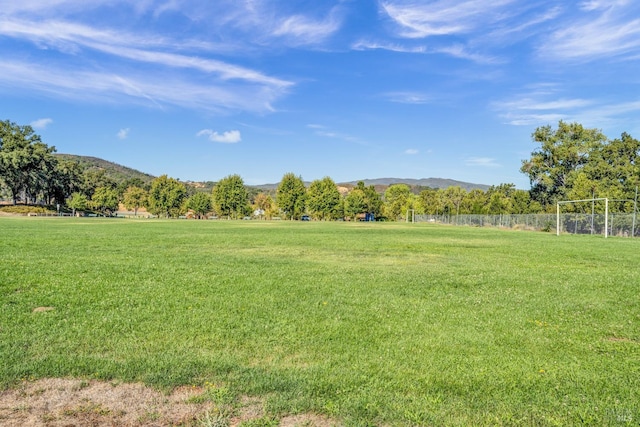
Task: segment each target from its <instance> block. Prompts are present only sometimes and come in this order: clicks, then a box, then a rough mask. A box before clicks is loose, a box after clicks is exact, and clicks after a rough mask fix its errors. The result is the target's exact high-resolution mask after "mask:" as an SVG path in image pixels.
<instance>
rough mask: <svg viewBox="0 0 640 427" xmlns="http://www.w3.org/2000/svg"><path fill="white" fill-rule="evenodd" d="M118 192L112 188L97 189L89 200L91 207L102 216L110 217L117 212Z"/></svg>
mask: <svg viewBox="0 0 640 427" xmlns="http://www.w3.org/2000/svg"><path fill="white" fill-rule="evenodd" d="M118 205H119V200H118V192H117V190H116V189H114V188H109V187H98V188H96V190H95V191H94V193H93V197H92V198H91V207H92V208H93V209H95V210H97V211H100V212H102V214H104V215H109V216H111V215H112V214H113V213H114V212H116V211H117V210H118Z"/></svg>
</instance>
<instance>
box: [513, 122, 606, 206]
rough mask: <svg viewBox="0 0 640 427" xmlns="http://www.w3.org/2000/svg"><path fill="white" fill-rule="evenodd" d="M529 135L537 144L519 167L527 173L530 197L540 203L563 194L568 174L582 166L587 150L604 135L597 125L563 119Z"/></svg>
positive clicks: (601, 143)
mask: <svg viewBox="0 0 640 427" xmlns="http://www.w3.org/2000/svg"><path fill="white" fill-rule="evenodd" d="M532 139H533V141H534V142H536V143H538V144H540V147H539V148H538V149H536V150H534V151H533V152H532V153H531V158H530V159H528V160H524V161H523V162H522V167H521V168H520V170H521V171H522V172H523V173H525V174H527V175H528V176H529V181H530V182H531V196H532V198H533V199H534V200H537V201H538V202H540V203H541V204H542V205H544V206H547V205H554V204H555V203H556V202H557V201H559V200H563V199H566V198H567V191H568V187H569V183H570V182H571V180H572V178H573V176H572V175H574V174H575V173H577V172H578V171H579V170H580V169H582V168H584V167H585V165H587V163H588V162H589V159H590V156H591V154H592V153H593V152H595V151H598V150H601V149H602V147H603V146H604V145H605V143H606V137H605V136H604V134H603V133H602V132H601V131H599V130H598V129H586V128H584V127H583V126H582V125H581V124H579V123H565V122H564V121H560V122H559V123H558V127H557V128H556V129H553V128H552V127H551V126H542V127H539V128H537V129H536V130H535V131H534V132H533V134H532Z"/></svg>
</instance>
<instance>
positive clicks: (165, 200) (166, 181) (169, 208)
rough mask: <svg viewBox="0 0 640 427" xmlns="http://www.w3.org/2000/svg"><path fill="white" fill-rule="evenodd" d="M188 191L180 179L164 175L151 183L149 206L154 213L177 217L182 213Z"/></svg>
mask: <svg viewBox="0 0 640 427" xmlns="http://www.w3.org/2000/svg"><path fill="white" fill-rule="evenodd" d="M186 192H187V190H186V188H185V186H184V184H182V183H181V182H180V181H178V180H177V179H174V178H169V177H167V175H162V176H160V177H158V178H156V179H154V180H153V181H152V183H151V190H150V191H149V199H148V207H147V208H148V210H149V212H151V213H152V214H154V215H163V216H166V217H167V218H168V217H177V216H178V215H180V213H181V209H180V208H181V206H182V202H183V201H184V198H185V194H186Z"/></svg>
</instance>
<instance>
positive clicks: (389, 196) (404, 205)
mask: <svg viewBox="0 0 640 427" xmlns="http://www.w3.org/2000/svg"><path fill="white" fill-rule="evenodd" d="M410 195H411V188H410V187H409V186H408V185H407V184H393V185H390V186H389V187H388V188H387V189H386V190H385V192H384V213H385V215H386V216H387V217H388V218H389V219H393V220H397V219H398V218H399V217H400V216H402V215H404V214H405V213H406V211H407V209H408V205H409V197H410Z"/></svg>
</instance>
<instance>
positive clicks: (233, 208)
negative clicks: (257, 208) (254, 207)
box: [213, 175, 250, 219]
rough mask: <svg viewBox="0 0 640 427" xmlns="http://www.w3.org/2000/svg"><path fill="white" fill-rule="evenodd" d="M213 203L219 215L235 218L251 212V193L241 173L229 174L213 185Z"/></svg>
mask: <svg viewBox="0 0 640 427" xmlns="http://www.w3.org/2000/svg"><path fill="white" fill-rule="evenodd" d="M213 205H214V209H215V211H216V212H217V213H218V215H220V216H227V217H230V218H235V219H238V218H240V217H242V216H245V215H246V214H247V213H248V212H249V210H250V208H249V194H248V193H247V189H246V187H245V186H244V181H243V180H242V178H241V177H240V175H229V176H227V177H225V178H223V179H221V180H220V181H219V182H218V183H217V184H216V186H215V187H213Z"/></svg>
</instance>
